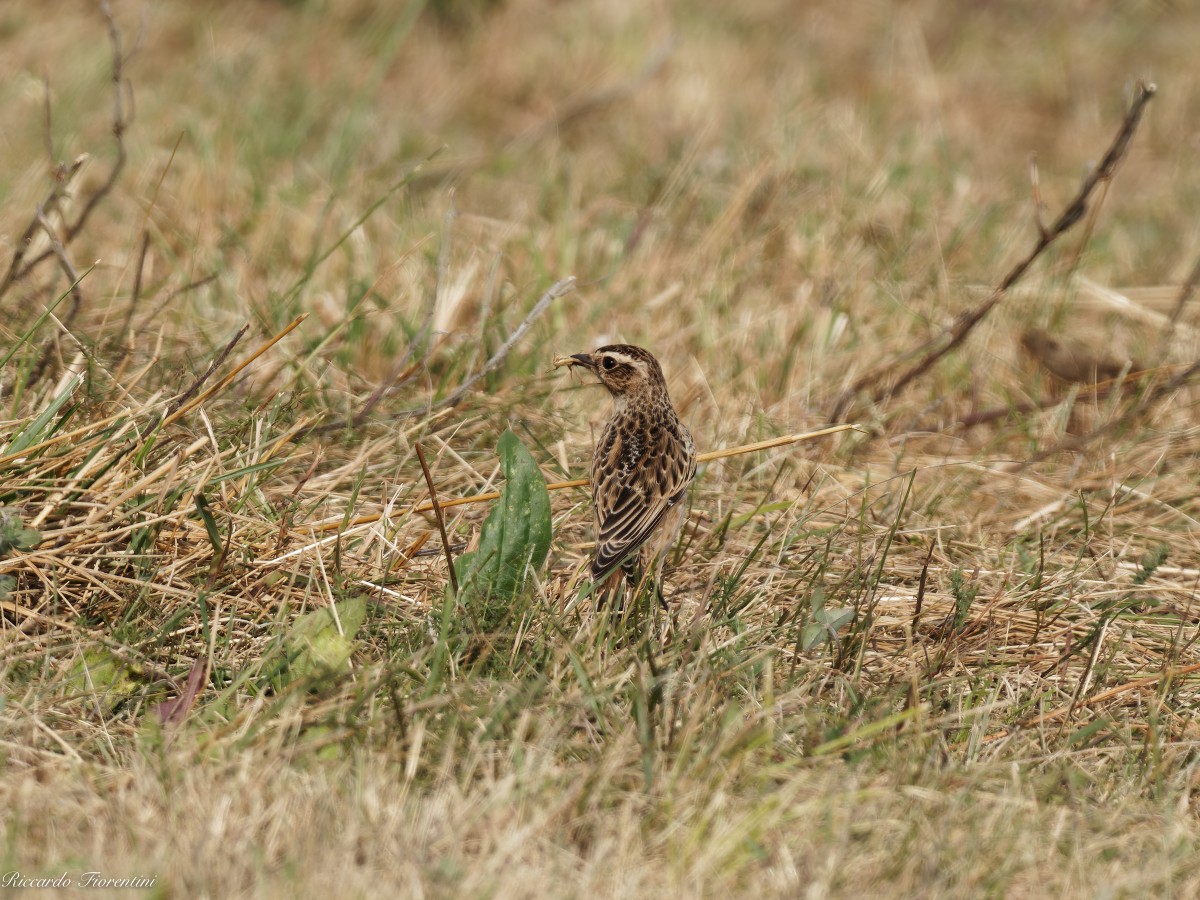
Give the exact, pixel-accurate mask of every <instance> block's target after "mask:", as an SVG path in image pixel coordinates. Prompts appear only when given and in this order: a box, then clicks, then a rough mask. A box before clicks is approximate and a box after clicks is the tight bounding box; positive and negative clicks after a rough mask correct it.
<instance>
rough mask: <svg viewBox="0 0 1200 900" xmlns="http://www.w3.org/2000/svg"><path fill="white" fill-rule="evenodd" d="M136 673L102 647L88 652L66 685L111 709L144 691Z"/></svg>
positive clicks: (68, 676)
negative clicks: (92, 697) (136, 678)
mask: <svg viewBox="0 0 1200 900" xmlns="http://www.w3.org/2000/svg"><path fill="white" fill-rule="evenodd" d="M135 674H137V673H135V672H133V671H132V670H131V669H130V666H129V664H128V663H127V662H125V661H124V660H121V659H118V658H117V657H116V656H115V655H114V654H113V653H111V652H109V651H108V650H107V649H105V648H103V647H100V648H96V649H92V650H88V651H87V652H86V653H84V655H83V656H82V658H80V659H79V660H77V661H76V662H75V664H74V665H72V666H71V669H70V671H69V672H68V673H67V677H66V685H67V689H68V690H69V691H70V692H71V693H72V694H79V695H83V696H87V697H91V696H93V695H94V696H96V697H97V698H99V699H100V701H101V702H102V703H103V705H104V707H105V708H106V709H110V710H111V709H114V708H116V706H117V705H118V704H119V703H121V701H123V700H126V699H128V698H129V697H131V696H133V695H134V694H136V693H137V692H138V691H140V690H141V686H140V685H139V684H138V682H137V681H135V680H134V677H133V676H134V675H135Z"/></svg>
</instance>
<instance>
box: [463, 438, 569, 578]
mask: <svg viewBox="0 0 1200 900" xmlns="http://www.w3.org/2000/svg"><path fill="white" fill-rule="evenodd" d="M496 453H497V455H498V456H499V457H500V466H501V468H502V469H503V471H504V488H503V490H502V491H501V494H500V499H499V500H497V501H496V505H495V506H493V507H492V511H491V512H490V513H488V517H487V519H486V520H485V521H484V523H483V530H482V532H481V533H480V536H479V549H477V550H476V551H475V552H474V553H467V554H465V555H463V556H461V557H459V559H458V563H457V565H456V566H455V571H456V572H457V574H458V582H459V588H460V590H461V592H462V594H463V596H464V597H491V599H492V600H499V601H507V600H510V599H511V598H512V597H513V595H514V594H516V593H517V592H518V591H520V590H521V589H522V588H523V587H524V586H525V578H526V575H527V574H528V573H529V572H530V571H536V570H537V569H540V568H541V566H542V564H543V563H544V562H545V561H546V554H547V553H549V552H550V495H549V493H548V492H547V491H546V479H545V478H543V477H542V470H541V469H539V468H538V465H537V463H536V462H535V461H534V459H533V457H532V456H530V455H529V451H528V450H526V449H525V446H524V445H523V444H522V443H521V442H520V440H518V439H517V436H516V435H515V434H513V433H512V432H511V431H505V432H504V434H502V435H501V436H500V442H499V443H498V444H497V446H496Z"/></svg>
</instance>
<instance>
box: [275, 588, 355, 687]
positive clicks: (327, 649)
mask: <svg viewBox="0 0 1200 900" xmlns="http://www.w3.org/2000/svg"><path fill="white" fill-rule="evenodd" d="M334 605H335V606H336V607H337V622H335V621H334V618H333V613H332V612H331V611H330V609H329V607H322V608H321V609H315V610H313V611H312V612H310V613H305V614H304V615H302V616H300V617H299V618H298V619H296V621H295V623H293V625H292V630H291V632H290V633H289V634H288V637H287V643H288V648H289V650H290V651H291V655H292V657H293V658H292V663H291V673H292V675H293V676H294V677H296V678H304V677H306V676H308V675H311V674H313V673H321V672H339V671H343V670H345V669H346V663H347V662H349V660H350V654H351V652H353V650H354V636H355V635H357V634H358V630H359V629H360V628H362V623H363V620H364V619H366V617H367V600H366V598H365V597H361V596H359V597H351V598H350V599H349V600H343V601H341V602H340V603H336V604H334ZM338 622H340V623H341V625H342V630H341V631H340V632H339V631H338V627H337V623H338Z"/></svg>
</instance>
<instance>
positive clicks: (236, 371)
mask: <svg viewBox="0 0 1200 900" xmlns="http://www.w3.org/2000/svg"><path fill="white" fill-rule="evenodd" d="M307 318H308V313H301V314H300V315H298V316H296V318H294V319H293V320H292V321H291V323H290V324H289V325H288V326H287V327H286V328H284V329H283V331H281V332H279V333H278V334H277V335H275V336H274V337H273V338H271V339H270V340H268V341H266V342H265V343H263V344H261V345H259V348H258V349H257V350H255V351H254V352H253V353H251V354H250V355H249V356H248V357H246V358H245V359H244V360H242V361H241V362H240V363H238V364H237V365H236V366H234V367H233V371H231V372H230V373H229V374H228V375H226V376H224V377H223V378H222V379H221V380H220V381H218V382H217V383H216V384H214V385H213V386H212V387H210V388H209V389H208V390H207V391H205V392H204V393H202V394H201V395H200V396H199V397H197V398H195V399H194V400H192V401H190V402H187V403H184V404H183V405H181V406H179V407H177V408H176V409H175V410H174V411H173V412H168V413H167V415H166V416H165V417H164V418H163V425H170V424H171V423H172V422H174V421H175V420H176V419H178V418H180V417H181V416H184V415H186V414H187V413H189V412H191V411H192V410H193V409H195V408H196V407H197V406H199V405H200V404H201V403H203V402H204V401H205V400H207V399H208V398H209V397H211V396H213V395H214V394H216V393H217V392H218V391H220V390H222V389H223V388H224V387H225V386H226V385H228V384H229V383H230V382H231V381H233V379H235V378H237V377H238V375H240V374H241V373H242V370H243V369H245V368H246V367H247V366H248V365H250V364H251V363H252V362H254V361H255V360H256V359H258V358H259V357H260V356H262V355H263V354H264V353H266V352H267V351H268V350H270V349H271V348H272V347H274V346H275V345H276V344H278V343H279V342H280V341H281V340H283V339H284V338H285V337H287V336H288V335H289V334H291V333H292V332H293V331H294V330H295V329H296V328H298V327H299V325H300V323H301V322H303V321H304V320H305V319H307ZM247 327H248V326H247ZM238 334H239V336H240V335H241V332H239V333H238ZM211 368H215V366H210V369H211ZM205 377H206V378H207V377H208V375H207V373H206V374H205ZM197 386H198V385H197Z"/></svg>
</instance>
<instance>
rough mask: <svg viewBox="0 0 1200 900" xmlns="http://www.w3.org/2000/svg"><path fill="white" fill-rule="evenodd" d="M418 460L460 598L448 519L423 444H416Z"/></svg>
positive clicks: (452, 587)
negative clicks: (448, 531)
mask: <svg viewBox="0 0 1200 900" xmlns="http://www.w3.org/2000/svg"><path fill="white" fill-rule="evenodd" d="M416 448H417V459H418V460H420V462H421V471H422V472H424V473H425V484H426V485H427V486H428V487H429V503H430V505H431V506H432V507H433V517H434V518H435V519H437V526H438V532H439V533H440V534H441V536H442V550H443V551H444V552H445V554H446V567H447V568H448V569H449V570H450V587H451V589H452V590H453V591H454V596H455V597H457V596H458V575H457V574H456V573H455V571H454V555H453V554H452V553H451V552H450V538H448V537H447V536H446V519H445V517H444V516H443V515H442V506H441V504H440V503H438V498H437V489H436V488H434V486H433V475H432V474H430V472H429V463H427V462H425V451H424V450H423V449H421V444H420V443H419V442H418V443H417V444H416Z"/></svg>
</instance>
